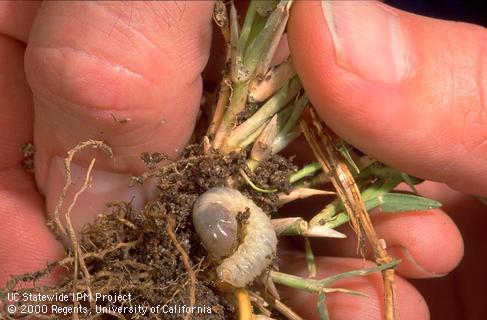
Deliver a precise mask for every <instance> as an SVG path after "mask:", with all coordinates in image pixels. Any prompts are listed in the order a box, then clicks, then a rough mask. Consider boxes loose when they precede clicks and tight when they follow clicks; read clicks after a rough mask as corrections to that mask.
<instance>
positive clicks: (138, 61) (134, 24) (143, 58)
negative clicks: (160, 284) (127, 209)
mask: <svg viewBox="0 0 487 320" xmlns="http://www.w3.org/2000/svg"><path fill="white" fill-rule="evenodd" d="M39 6H40V8H39ZM212 10H213V3H208V2H200V1H199V2H197V3H191V4H187V3H177V2H176V3H174V2H159V3H148V2H125V3H117V2H105V3H103V2H85V3H75V2H52V3H49V2H44V3H42V5H41V3H40V2H16V1H12V2H2V3H0V34H1V35H0V70H1V71H0V72H1V75H2V76H1V77H0V90H1V92H2V94H1V95H0V105H1V108H0V112H1V113H0V126H1V127H2V130H3V132H4V134H3V135H2V137H1V139H2V142H1V144H0V148H1V149H0V153H1V155H2V156H1V159H0V168H1V171H0V172H1V175H0V186H1V187H0V190H1V192H0V220H1V221H3V223H2V225H3V230H2V232H1V233H0V285H1V286H3V284H5V282H6V281H7V280H8V279H9V278H10V275H12V274H22V273H25V272H30V271H36V270H39V269H42V268H44V267H45V266H46V262H47V261H54V260H57V259H59V258H61V257H62V256H63V255H64V249H63V247H62V246H61V244H60V243H59V242H58V241H57V240H56V239H55V237H54V236H53V235H52V233H51V231H50V230H49V229H48V227H47V226H46V218H47V216H46V212H48V213H49V214H52V212H53V209H54V207H55V205H56V202H57V200H58V197H59V195H60V192H61V189H62V187H63V185H64V183H65V177H64V168H63V164H62V159H63V158H64V157H66V152H67V151H68V150H70V149H71V148H73V147H74V146H76V145H77V144H78V143H79V142H81V141H86V140H87V139H99V140H103V141H105V142H106V143H107V144H108V145H110V146H111V147H112V148H113V151H114V153H115V159H114V160H113V161H112V160H109V159H107V157H106V155H104V154H103V153H102V152H99V151H98V152H82V153H80V154H79V155H76V157H75V160H74V163H73V167H72V169H73V176H74V186H73V188H70V189H72V190H74V191H76V190H77V189H79V188H80V187H81V179H82V176H84V174H85V173H84V172H85V171H86V167H87V165H88V163H89V161H90V160H91V158H92V157H93V156H94V155H96V158H97V163H96V165H95V170H94V172H93V181H94V182H93V187H92V188H89V189H88V190H87V192H86V193H84V194H83V195H82V196H81V197H80V199H79V202H78V205H77V206H76V207H75V208H74V210H73V213H72V220H73V224H74V226H75V228H76V229H77V230H79V229H80V228H81V226H82V225H83V224H84V223H86V222H88V221H92V220H93V218H94V216H95V215H97V214H98V213H99V212H100V211H101V210H102V209H103V208H104V205H105V203H106V202H108V201H112V200H126V201H131V200H132V201H133V203H134V205H136V206H141V205H142V204H143V203H144V202H145V200H146V197H147V194H146V192H145V190H143V189H142V188H137V187H136V188H128V183H129V176H130V174H138V173H141V172H142V171H143V170H144V169H145V166H144V164H143V162H142V161H141V160H140V153H141V152H143V151H148V152H156V151H157V152H163V153H165V154H167V155H168V156H170V157H176V156H177V155H178V154H179V152H180V151H181V149H182V148H183V147H184V145H185V144H186V143H187V141H188V139H189V137H190V135H191V133H192V130H193V127H194V124H195V121H196V118H197V115H198V111H199V106H200V99H201V93H202V80H201V76H200V73H201V71H202V70H203V68H204V67H205V65H206V62H207V59H208V55H209V49H210V39H211V31H212V20H211V15H212ZM24 54H25V61H24ZM24 67H25V68H24ZM123 119H125V120H126V121H123ZM117 120H118V121H117ZM32 140H33V141H34V143H35V146H36V149H37V151H36V154H35V179H36V181H34V179H33V177H32V175H31V174H28V173H26V172H25V171H24V170H23V169H22V166H21V162H22V155H21V153H20V148H21V146H22V145H23V144H24V143H26V142H28V141H32ZM35 182H37V184H36V183H35ZM41 194H42V195H44V198H43V197H42V196H41ZM72 196H73V192H71V193H70V194H68V196H67V198H66V202H68V203H69V202H70V199H71V197H72Z"/></svg>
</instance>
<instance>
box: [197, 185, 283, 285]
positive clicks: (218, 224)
mask: <svg viewBox="0 0 487 320" xmlns="http://www.w3.org/2000/svg"><path fill="white" fill-rule="evenodd" d="M246 209H248V211H249V213H250V214H249V217H248V219H247V220H246V223H245V225H244V226H243V228H241V230H239V232H242V234H241V235H240V237H238V235H237V229H238V227H237V219H236V216H237V214H238V213H239V212H244V211H246ZM193 224H194V226H195V229H196V232H197V233H198V235H199V237H200V238H201V240H202V242H203V245H204V246H205V247H206V249H207V250H208V251H209V252H210V253H211V254H213V255H214V256H216V257H221V258H224V257H227V256H228V257H227V258H226V259H224V260H223V261H222V263H221V264H220V265H219V266H218V268H217V276H218V278H219V279H220V280H223V281H225V282H228V283H229V284H231V285H232V286H234V287H237V288H243V287H245V286H246V285H247V284H248V283H250V282H252V281H253V280H254V279H255V278H256V277H257V276H259V275H260V274H261V273H262V271H263V270H264V269H265V268H266V267H268V266H269V265H270V263H271V258H272V256H273V255H274V253H275V252H276V246H277V237H276V233H275V231H274V228H273V226H272V224H271V221H270V219H269V218H268V217H267V215H266V214H265V213H264V211H262V209H260V208H259V207H258V206H257V205H256V204H255V203H254V202H252V200H250V199H248V198H247V197H245V196H244V195H243V194H241V193H240V192H239V191H237V190H235V189H230V188H212V189H210V190H208V191H207V192H205V193H204V194H203V195H201V196H200V197H199V198H198V200H197V201H196V203H195V205H194V207H193ZM238 238H240V239H242V240H241V243H240V244H238ZM237 245H238V247H237V249H236V250H235V251H234V248H235V247H236V246H237ZM230 254H231V255H230Z"/></svg>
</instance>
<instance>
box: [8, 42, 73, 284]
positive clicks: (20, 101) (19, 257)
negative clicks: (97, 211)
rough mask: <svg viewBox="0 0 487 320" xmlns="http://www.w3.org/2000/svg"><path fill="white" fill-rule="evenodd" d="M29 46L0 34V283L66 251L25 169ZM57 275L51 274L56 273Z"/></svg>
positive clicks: (28, 135)
mask: <svg viewBox="0 0 487 320" xmlns="http://www.w3.org/2000/svg"><path fill="white" fill-rule="evenodd" d="M24 49H25V48H24V46H23V45H21V44H20V42H18V41H16V40H13V39H12V38H10V37H6V36H2V35H0V70H1V76H0V127H1V128H2V132H3V133H4V134H2V135H1V136H0V154H1V157H0V221H1V223H0V224H1V226H2V232H0V287H3V286H4V284H5V283H6V282H7V281H8V280H9V279H10V276H11V275H18V274H23V273H26V272H33V271H37V270H40V269H42V268H44V267H46V263H47V262H48V261H55V260H57V259H59V258H60V257H61V256H62V254H63V250H62V247H61V246H60V244H59V242H57V241H56V239H55V238H54V236H53V235H52V233H51V232H50V231H49V229H48V228H47V226H46V223H45V222H46V220H45V215H44V214H43V205H44V203H43V201H42V199H41V197H40V196H39V194H38V193H37V190H36V188H35V184H34V179H33V176H32V174H29V173H27V172H26V171H25V170H24V169H23V168H22V152H21V148H22V145H23V144H24V143H26V142H29V141H32V118H33V117H32V115H33V110H32V95H31V92H30V90H29V89H28V86H27V82H26V80H25V75H24V63H23V62H24V61H23V55H24ZM51 279H52V278H51Z"/></svg>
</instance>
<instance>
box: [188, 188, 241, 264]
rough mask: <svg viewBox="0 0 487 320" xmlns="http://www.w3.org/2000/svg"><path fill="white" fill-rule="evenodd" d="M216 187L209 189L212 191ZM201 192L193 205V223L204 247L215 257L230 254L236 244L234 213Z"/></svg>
mask: <svg viewBox="0 0 487 320" xmlns="http://www.w3.org/2000/svg"><path fill="white" fill-rule="evenodd" d="M215 189H217V188H214V189H211V190H212V191H213V192H215V191H216V192H217V190H215ZM205 195H207V194H203V195H202V196H201V197H200V198H198V200H197V201H196V203H195V205H194V207H193V225H194V228H195V229H196V233H197V234H198V236H199V237H200V239H201V241H202V242H203V245H204V246H205V248H206V249H207V250H208V251H209V252H210V253H211V254H213V255H214V256H216V257H220V258H221V257H225V256H228V255H230V254H231V253H232V252H233V250H234V249H235V247H236V246H237V239H238V238H237V230H238V225H237V220H236V218H235V214H234V213H232V212H231V211H230V210H229V209H228V208H226V207H225V205H224V204H223V203H221V202H220V201H214V199H212V197H211V196H210V197H209V196H205Z"/></svg>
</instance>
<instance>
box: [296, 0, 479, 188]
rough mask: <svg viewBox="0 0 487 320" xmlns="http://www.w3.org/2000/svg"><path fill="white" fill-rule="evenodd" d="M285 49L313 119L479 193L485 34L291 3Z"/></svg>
mask: <svg viewBox="0 0 487 320" xmlns="http://www.w3.org/2000/svg"><path fill="white" fill-rule="evenodd" d="M288 33H289V34H288V37H289V45H290V50H291V52H292V55H293V59H294V62H295V65H296V69H297V71H298V73H299V75H300V77H301V79H302V82H303V84H304V87H305V88H306V90H307V92H308V94H309V96H310V100H311V101H312V102H313V104H314V106H315V107H316V108H317V110H318V113H319V114H320V116H321V118H322V119H323V120H325V121H326V123H327V124H328V125H329V126H330V127H331V128H332V129H333V130H335V131H336V132H337V133H338V134H339V135H340V136H343V137H344V138H345V139H346V140H348V141H349V142H350V143H352V144H354V145H355V146H357V147H358V148H360V149H362V150H363V151H364V152H366V153H368V154H370V155H373V156H375V157H377V158H378V159H380V160H382V161H384V162H386V163H387V164H389V165H392V166H394V167H397V168H400V169H401V170H404V171H406V172H408V173H411V174H413V175H417V176H421V177H423V178H427V179H429V180H435V181H442V182H446V183H448V184H449V185H450V186H452V187H454V188H456V189H458V190H461V191H463V192H467V193H472V194H479V195H482V194H483V195H486V194H487V144H486V141H487V120H486V119H487V118H486V117H485V109H486V105H485V103H486V102H485V101H487V99H486V97H487V96H486V92H487V91H486V90H485V88H486V87H487V76H486V74H487V63H486V61H487V50H486V48H487V46H486V43H487V41H486V39H487V32H486V30H485V29H484V28H482V27H479V26H475V25H470V24H465V23H457V22H447V21H441V20H436V19H431V18H426V17H421V16H417V15H413V14H409V13H406V12H403V11H400V10H397V9H394V8H391V7H388V6H387V5H385V4H382V3H379V2H371V1H364V2H353V1H352V2H351V1H322V2H299V3H296V5H295V6H294V7H293V11H292V14H291V18H290V22H289V32H288Z"/></svg>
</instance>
